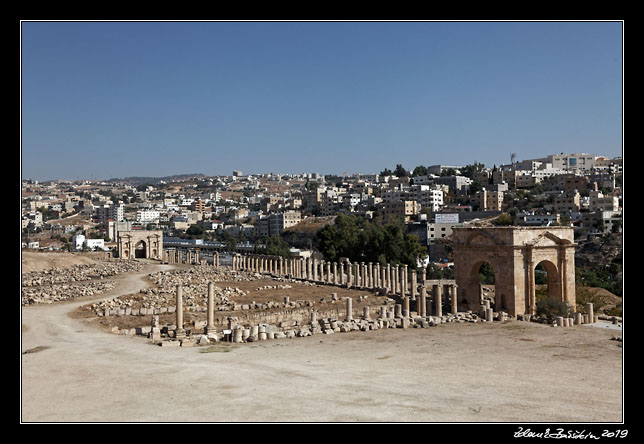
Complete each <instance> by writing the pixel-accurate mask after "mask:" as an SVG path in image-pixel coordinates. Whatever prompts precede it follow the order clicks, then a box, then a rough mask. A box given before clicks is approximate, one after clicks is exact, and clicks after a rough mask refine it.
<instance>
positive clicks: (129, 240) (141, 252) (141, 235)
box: [117, 230, 163, 260]
mask: <svg viewBox="0 0 644 444" xmlns="http://www.w3.org/2000/svg"><path fill="white" fill-rule="evenodd" d="M117 245H118V257H119V258H121V259H135V258H141V259H157V260H161V259H162V258H161V256H160V252H162V251H163V232H162V231H160V230H150V231H148V230H130V231H119V232H118V236H117Z"/></svg>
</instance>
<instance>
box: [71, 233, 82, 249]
mask: <svg viewBox="0 0 644 444" xmlns="http://www.w3.org/2000/svg"><path fill="white" fill-rule="evenodd" d="M84 243H85V236H83V235H82V234H76V235H74V236H72V245H73V246H74V250H82V249H83V244H84Z"/></svg>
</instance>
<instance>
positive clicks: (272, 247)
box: [264, 235, 291, 258]
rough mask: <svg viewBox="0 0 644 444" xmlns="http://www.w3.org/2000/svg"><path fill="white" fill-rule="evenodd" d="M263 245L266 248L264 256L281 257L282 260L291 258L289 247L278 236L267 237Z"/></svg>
mask: <svg viewBox="0 0 644 444" xmlns="http://www.w3.org/2000/svg"><path fill="white" fill-rule="evenodd" d="M265 245H266V247H265V248H264V254H268V255H271V256H281V257H283V258H290V257H291V251H290V249H291V247H290V246H289V244H288V243H287V242H286V241H284V240H283V239H282V238H281V237H279V236H276V235H272V236H269V237H267V238H266V242H265Z"/></svg>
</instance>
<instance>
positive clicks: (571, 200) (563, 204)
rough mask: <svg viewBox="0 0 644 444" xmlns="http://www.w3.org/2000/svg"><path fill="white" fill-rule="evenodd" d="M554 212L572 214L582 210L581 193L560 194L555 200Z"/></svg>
mask: <svg viewBox="0 0 644 444" xmlns="http://www.w3.org/2000/svg"><path fill="white" fill-rule="evenodd" d="M553 208H554V212H555V213H563V214H570V213H573V212H578V211H579V210H580V209H581V196H580V195H579V193H572V194H563V193H562V194H560V195H559V196H556V197H555V198H554V207H553Z"/></svg>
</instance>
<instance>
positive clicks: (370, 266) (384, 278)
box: [232, 254, 456, 300]
mask: <svg viewBox="0 0 644 444" xmlns="http://www.w3.org/2000/svg"><path fill="white" fill-rule="evenodd" d="M232 268H233V270H247V271H253V272H257V273H270V274H277V275H281V276H286V275H289V276H290V277H293V278H295V279H303V280H309V281H314V282H320V283H326V284H333V285H346V286H347V287H349V288H351V287H359V288H365V289H380V288H386V289H387V292H388V293H392V294H399V295H401V296H403V297H404V296H407V295H409V296H411V298H412V300H416V296H417V294H418V286H419V282H420V283H421V285H422V284H423V283H425V281H426V275H425V269H424V268H423V269H420V273H417V272H416V270H411V271H409V270H408V267H407V265H402V266H399V265H391V264H386V265H382V266H381V265H380V264H379V263H375V264H374V263H372V262H368V263H365V262H351V261H348V260H346V261H340V262H329V261H324V260H320V259H315V258H302V257H301V258H292V259H284V258H282V257H279V256H264V255H241V254H237V255H234V256H233V259H232ZM451 285H452V288H453V289H454V291H455V287H456V286H455V284H451Z"/></svg>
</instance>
